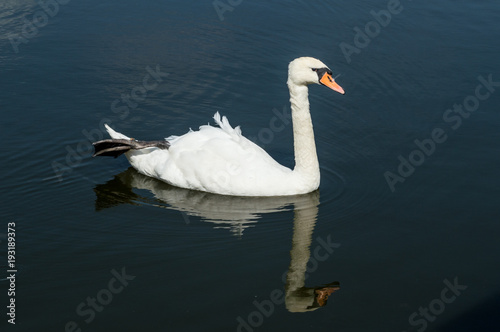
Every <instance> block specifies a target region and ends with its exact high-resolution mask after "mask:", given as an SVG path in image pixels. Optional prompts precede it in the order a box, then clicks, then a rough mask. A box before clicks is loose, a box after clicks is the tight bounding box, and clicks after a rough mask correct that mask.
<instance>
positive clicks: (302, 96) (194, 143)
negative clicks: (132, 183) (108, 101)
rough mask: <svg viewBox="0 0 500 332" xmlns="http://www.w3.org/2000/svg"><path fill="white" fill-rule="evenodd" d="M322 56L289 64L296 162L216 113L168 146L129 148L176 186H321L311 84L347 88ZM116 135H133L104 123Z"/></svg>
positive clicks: (257, 190)
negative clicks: (283, 160)
mask: <svg viewBox="0 0 500 332" xmlns="http://www.w3.org/2000/svg"><path fill="white" fill-rule="evenodd" d="M331 74H332V73H331V71H330V70H329V69H328V67H326V66H325V65H324V64H323V63H322V62H321V61H319V60H316V59H313V58H298V59H296V60H294V61H292V62H291V63H290V65H289V76H288V82H287V84H288V87H289V90H290V102H291V104H292V121H293V132H294V149H295V164H296V165H295V168H294V169H293V170H291V169H289V168H287V167H285V166H282V165H280V164H279V163H278V162H276V161H275V160H274V159H273V158H272V157H271V156H269V154H267V152H265V151H264V150H263V149H262V148H260V147H259V146H258V145H256V144H255V143H253V142H252V141H250V140H249V139H247V138H245V137H244V136H243V135H242V134H241V130H240V128H239V127H235V128H233V127H231V125H230V124H229V121H228V120H227V118H226V117H225V116H223V117H221V116H220V115H219V113H218V112H217V113H215V115H214V120H215V123H216V124H217V125H218V127H213V126H210V125H204V126H201V127H200V128H199V130H198V131H192V130H190V131H189V132H188V133H186V134H184V135H182V136H170V137H168V138H167V139H166V140H167V141H168V142H169V143H170V147H169V148H168V149H160V148H156V147H148V148H143V149H138V150H136V149H131V150H129V151H128V152H126V153H125V155H126V157H127V158H128V160H129V162H130V164H131V165H132V166H133V167H134V168H135V169H137V171H139V172H140V173H142V174H145V175H148V176H151V177H154V178H157V179H160V180H162V181H165V182H167V183H170V184H172V185H174V186H178V187H182V188H188V189H195V190H202V191H207V192H211V193H217V194H224V195H236V196H282V195H296V194H303V193H308V192H311V191H314V190H316V189H317V188H318V187H319V182H320V175H319V163H318V159H317V155H316V146H315V143H314V133H313V128H312V122H311V116H310V114H309V101H308V96H307V85H308V84H311V83H317V84H323V85H326V86H328V87H330V88H332V89H333V90H335V91H338V92H340V93H344V91H343V90H342V88H341V87H340V86H338V85H337V84H336V83H335V82H334V80H333V78H332V77H331ZM106 129H107V131H108V133H109V135H110V136H111V138H113V139H118V140H123V139H125V140H130V138H129V137H127V136H125V135H123V134H121V133H118V132H116V131H114V130H113V129H111V128H110V127H109V126H107V125H106Z"/></svg>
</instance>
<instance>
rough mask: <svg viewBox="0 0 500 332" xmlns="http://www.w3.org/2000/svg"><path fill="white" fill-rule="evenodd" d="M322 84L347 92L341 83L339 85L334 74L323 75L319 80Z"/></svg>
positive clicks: (339, 91)
mask: <svg viewBox="0 0 500 332" xmlns="http://www.w3.org/2000/svg"><path fill="white" fill-rule="evenodd" d="M319 82H320V83H321V84H323V85H324V86H327V87H329V88H330V89H332V90H333V91H337V92H338V93H341V94H345V91H344V89H342V87H341V86H340V85H338V84H337V83H336V82H335V80H334V79H333V77H332V75H330V74H328V73H325V74H324V75H323V77H321V79H320V80H319Z"/></svg>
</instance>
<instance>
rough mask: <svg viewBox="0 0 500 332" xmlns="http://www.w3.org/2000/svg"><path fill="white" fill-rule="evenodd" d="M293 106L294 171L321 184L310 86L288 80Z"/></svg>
mask: <svg viewBox="0 0 500 332" xmlns="http://www.w3.org/2000/svg"><path fill="white" fill-rule="evenodd" d="M288 89H289V90H290V103H291V108H292V122H293V141H294V150H295V151H294V152H295V168H294V172H298V173H302V174H304V175H306V176H307V177H309V178H310V179H309V180H310V181H313V182H315V181H317V182H318V185H319V163H318V156H317V154H316V144H315V142H314V131H313V124H312V120H311V113H310V112H309V98H308V88H307V86H306V85H297V84H294V83H293V82H288Z"/></svg>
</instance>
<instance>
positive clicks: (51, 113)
mask: <svg viewBox="0 0 500 332" xmlns="http://www.w3.org/2000/svg"><path fill="white" fill-rule="evenodd" d="M50 3H51V6H52V7H47V8H48V9H46V11H45V12H44V9H43V6H42V5H41V4H39V3H38V2H36V1H31V0H19V1H13V0H10V1H4V2H2V4H0V70H1V72H0V73H1V74H0V84H1V89H0V110H1V115H2V121H1V122H0V123H1V135H2V145H1V148H0V154H1V159H2V163H1V164H0V171H1V174H2V175H3V177H2V179H3V181H2V183H1V192H2V204H1V208H0V213H1V216H2V220H3V223H2V228H3V229H2V230H0V233H1V234H0V240H1V241H2V242H1V247H2V251H1V252H0V258H1V261H2V263H0V266H1V267H2V271H3V272H2V281H0V285H1V287H2V291H1V294H2V295H1V299H2V300H1V303H3V305H4V307H3V308H4V309H3V310H4V311H5V310H6V308H5V306H6V305H7V303H8V301H9V297H8V296H7V295H6V293H7V289H8V287H9V285H8V283H7V281H6V280H5V279H4V278H5V277H6V274H7V272H6V271H7V266H6V261H7V255H6V254H7V251H6V248H7V246H6V243H7V239H6V233H7V223H8V222H15V223H16V245H17V253H16V256H17V257H16V258H17V260H16V262H17V268H18V273H17V278H16V285H17V289H16V295H15V299H16V304H17V306H16V310H17V311H16V326H15V327H14V326H12V325H11V324H9V323H8V322H7V317H6V315H5V313H3V318H2V320H1V322H0V325H1V326H2V331H3V330H7V331H10V330H16V331H65V330H66V331H71V330H77V326H78V328H81V330H82V331H305V330H308V331H309V330H311V331H313V330H314V331H424V330H425V331H471V330H481V331H493V330H494V328H495V327H497V326H498V323H499V321H498V318H496V317H497V315H496V312H497V311H498V309H499V294H500V287H499V286H498V279H499V277H500V270H499V268H498V261H499V259H500V254H499V253H500V250H499V245H498V241H497V237H498V236H497V234H498V233H499V231H500V229H499V224H498V221H499V215H500V213H499V210H498V200H499V197H500V195H499V194H500V193H499V186H500V178H499V176H498V164H499V161H500V149H499V145H498V142H499V138H500V136H499V131H498V127H499V125H500V114H499V108H498V105H499V104H500V91H499V90H500V87H499V86H498V83H495V84H496V85H495V84H493V85H491V86H487V87H485V85H484V83H482V82H483V80H488V79H490V80H491V81H493V82H498V81H500V67H499V65H498V60H497V59H498V54H499V53H500V46H499V44H498V39H499V37H500V28H499V25H498V24H497V21H498V14H499V12H500V6H499V5H498V4H497V3H496V2H494V1H492V0H489V1H481V2H474V1H465V0H464V1H441V2H438V3H427V2H422V1H401V2H400V5H399V6H396V7H390V6H389V5H388V4H389V3H392V4H393V5H391V6H394V4H395V2H389V3H388V2H387V1H364V0H363V1H350V2H332V1H330V2H321V3H309V2H305V1H288V2H285V1H271V2H269V1H261V0H258V1H241V2H239V3H238V2H237V1H233V4H232V5H229V2H226V1H220V2H215V3H216V4H219V5H220V4H221V3H222V4H226V5H227V6H229V7H224V8H226V9H227V8H230V10H229V9H228V10H226V11H224V12H223V13H221V12H220V10H219V13H218V12H217V10H216V9H215V7H214V2H211V1H203V2H197V3H196V4H193V3H186V2H181V1H168V2H161V3H160V2H154V1H148V2H143V3H138V2H133V1H128V0H127V1H113V0H111V1H85V2H78V1H70V2H68V3H67V4H60V5H59V6H58V8H57V10H56V8H55V7H54V3H55V2H50ZM388 6H389V7H388ZM389 10H391V11H392V13H391V11H389ZM381 11H387V12H388V13H391V16H390V21H389V20H388V18H387V16H385V17H386V19H385V21H383V19H382V21H380V22H381V23H376V22H377V21H376V18H375V17H376V16H377V17H379V19H380V17H381V16H380V15H382V16H383V13H385V12H381ZM44 13H45V14H44ZM51 13H52V14H53V15H51ZM373 13H375V16H374V14H373ZM381 13H382V14H381ZM44 18H46V20H44ZM221 18H222V20H221ZM33 20H36V21H35V23H37V25H38V27H37V28H36V26H35V28H36V29H31V30H30V28H29V24H28V23H26V22H32V23H33ZM383 25H385V26H383ZM377 26H378V29H377ZM365 27H367V28H368V29H372V30H368V32H366V30H365ZM359 31H364V32H363V34H365V35H366V37H362V36H361V35H359V36H357V34H358V33H359ZM20 38H24V39H23V41H24V42H19V40H21V39H20ZM360 38H361V39H360ZM363 38H364V40H362V39H363ZM367 38H368V40H367ZM341 45H344V47H342V46H341ZM345 45H349V46H350V47H351V48H350V49H351V50H352V49H353V48H354V47H356V49H357V51H356V52H354V53H351V54H349V53H346V52H345V51H344V52H343V49H344V50H345V47H346V46H345ZM298 56H313V57H316V58H319V59H321V60H322V61H323V62H325V63H326V64H328V65H329V66H330V67H331V69H332V70H333V71H334V73H335V74H336V75H338V74H340V76H339V77H338V78H337V81H338V82H339V83H340V84H341V85H342V86H343V87H344V89H345V90H346V92H347V93H346V95H345V96H341V95H339V94H335V93H332V92H331V91H329V90H328V89H324V88H323V87H319V86H312V87H311V88H310V102H311V111H312V117H313V123H314V128H315V134H316V144H317V150H318V156H319V160H320V164H321V176H322V183H321V186H320V189H319V190H318V191H317V192H314V193H311V194H309V195H303V196H294V197H286V198H283V197H280V198H265V199H264V198H254V199H242V198H234V197H225V196H218V195H211V194H205V193H199V192H193V191H188V190H183V189H178V188H173V187H171V186H168V185H166V184H164V183H161V182H159V181H156V180H153V179H149V178H147V177H144V176H141V175H140V174H138V173H137V172H135V171H134V170H133V169H130V168H129V165H128V163H127V161H126V160H125V159H124V158H118V159H113V158H109V159H108V158H99V159H92V158H91V145H90V143H91V142H92V141H94V140H98V139H100V138H101V137H104V136H105V134H104V133H103V131H102V125H103V123H109V124H111V125H112V126H113V127H114V128H115V129H117V130H118V131H122V132H124V133H125V134H127V135H129V136H132V137H135V138H138V139H158V138H161V137H166V136H169V135H172V134H177V135H178V134H183V133H185V132H186V131H187V130H188V129H189V128H193V129H196V128H197V127H198V126H199V125H202V124H206V123H208V122H212V120H211V117H212V116H213V114H214V113H215V112H216V111H219V112H221V113H222V114H223V115H226V116H228V118H229V120H230V122H231V124H233V125H241V127H242V130H243V134H244V135H246V136H248V137H253V138H255V139H256V140H257V142H258V143H259V144H260V145H261V146H263V147H264V148H265V149H266V150H267V151H269V153H270V154H271V155H272V156H273V157H274V158H275V159H276V160H278V161H279V162H280V163H282V164H284V165H286V166H289V167H293V146H292V142H293V140H292V132H291V125H290V123H289V122H287V121H286V114H288V112H289V102H288V91H287V87H286V84H285V82H286V75H287V65H288V62H289V61H291V60H292V59H294V58H296V57H298ZM151 72H154V73H156V74H157V76H156V77H157V79H156V81H152V82H153V83H154V82H156V83H157V84H155V85H154V87H152V88H150V89H147V90H146V91H145V93H144V90H141V88H144V78H145V77H146V76H147V75H151ZM480 77H482V78H480ZM478 86H479V88H478ZM481 86H482V87H481ZM477 89H479V93H480V96H482V97H481V100H479V99H477V100H478V103H477V105H476V104H474V98H477V97H475V96H476V93H477V92H476V91H477ZM141 91H142V92H141ZM132 96H134V97H133V98H132ZM127 98H128V99H127ZM464 102H469V103H470V102H472V104H468V106H467V105H466V106H467V107H469V109H474V110H473V111H467V109H466V108H465V107H466V106H462V107H463V109H465V110H466V112H464V111H462V112H463V113H447V110H448V109H452V110H453V109H454V105H455V104H456V105H463V103H464ZM462 114H466V115H462ZM279 116H281V117H282V118H284V119H285V122H284V128H283V130H281V131H279V132H278V131H276V132H272V135H267V136H266V135H265V133H267V134H269V130H267V131H266V129H269V128H270V121H271V120H272V119H273V117H279ZM451 116H454V117H453V118H451ZM435 130H438V131H439V130H440V133H441V135H438V136H439V138H440V139H439V141H440V143H436V142H434V147H433V148H431V143H429V139H433V134H432V133H433V132H435ZM443 137H446V138H445V139H444V138H443ZM415 140H417V141H418V142H420V144H424V143H422V142H427V145H426V146H427V150H425V149H426V148H419V145H418V144H419V143H416V142H415ZM415 151H417V152H415ZM418 151H422V152H418ZM426 151H427V152H426ZM419 156H420V157H421V158H420V159H418V157H419ZM411 158H413V159H412V160H413V162H414V164H415V165H414V166H413V171H411V169H410V168H409V167H408V166H406V167H407V168H406V169H405V166H400V164H401V163H404V162H402V160H409V159H411ZM417 164H418V165H417ZM398 168H400V169H399V170H398ZM387 172H391V173H390V174H392V175H390V176H389V179H396V177H395V176H397V177H400V178H398V179H399V180H392V185H391V181H388V180H387V179H388V175H387V174H388V173H387ZM410 173H411V174H410ZM391 176H392V177H391ZM402 180H404V181H402ZM117 275H118V276H119V277H117ZM113 280H114V281H113ZM450 284H451V285H452V287H454V288H453V290H448V291H446V290H445V289H446V288H448V289H450V286H449V285H450ZM453 285H455V286H453ZM457 285H458V286H457ZM321 290H322V291H326V292H332V294H331V295H330V297H329V299H328V304H327V305H325V306H319V303H318V299H317V297H316V295H315V294H316V292H317V291H321ZM442 294H445V298H442ZM92 298H96V302H95V303H96V304H95V305H96V306H95V307H93V306H92V305H91V302H89V301H92ZM89 299H90V300H89ZM421 308H423V309H422V310H425V308H429V311H428V315H425V314H423V313H422V311H420V310H421Z"/></svg>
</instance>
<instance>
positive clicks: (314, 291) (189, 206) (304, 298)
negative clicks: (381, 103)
mask: <svg viewBox="0 0 500 332" xmlns="http://www.w3.org/2000/svg"><path fill="white" fill-rule="evenodd" d="M133 189H144V190H148V191H150V192H151V193H152V194H153V195H154V198H150V197H146V196H143V195H140V194H137V193H135V192H134V190H133ZM94 191H95V193H96V195H97V199H96V209H97V210H101V209H105V208H109V207H113V206H116V205H119V204H124V203H125V204H133V205H154V206H158V207H162V208H167V209H173V210H176V211H180V212H181V213H183V214H186V215H187V216H196V217H201V218H202V220H204V221H206V222H211V223H213V224H214V225H215V226H214V228H224V229H229V230H230V231H231V232H232V233H233V234H234V235H236V236H240V237H241V236H242V235H243V231H244V230H245V229H246V228H249V227H253V226H254V225H255V223H256V222H257V221H258V219H260V218H261V216H262V215H263V214H265V213H271V212H278V211H283V210H286V209H287V208H290V209H291V208H292V206H293V210H294V224H293V237H292V248H291V250H290V266H289V268H288V272H287V276H286V284H285V305H286V308H287V310H288V311H290V312H306V311H312V310H316V309H318V308H320V307H323V306H325V305H326V303H327V300H328V297H329V296H330V295H331V294H332V293H333V292H335V291H336V290H338V289H339V288H340V287H339V283H338V282H331V283H328V284H325V285H322V286H315V287H306V286H305V282H306V279H307V273H311V272H314V271H307V263H308V262H309V261H310V259H311V250H310V247H311V243H312V234H313V230H314V227H315V225H316V220H317V217H318V206H319V191H314V192H312V193H309V194H305V195H297V196H281V197H236V196H223V195H216V194H210V193H206V192H201V191H193V190H188V189H182V188H177V187H173V186H170V185H168V184H166V183H164V182H161V181H158V180H156V179H153V178H151V177H147V176H144V175H142V174H139V173H138V172H137V171H136V170H134V169H133V168H129V169H128V170H126V171H124V172H122V173H120V174H118V175H116V176H115V177H114V178H113V179H112V180H110V181H108V182H106V183H105V184H100V185H97V186H96V187H95V188H94ZM315 253H317V250H315ZM312 259H316V260H320V259H319V258H318V257H313V258H312ZM312 259H311V260H312Z"/></svg>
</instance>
